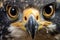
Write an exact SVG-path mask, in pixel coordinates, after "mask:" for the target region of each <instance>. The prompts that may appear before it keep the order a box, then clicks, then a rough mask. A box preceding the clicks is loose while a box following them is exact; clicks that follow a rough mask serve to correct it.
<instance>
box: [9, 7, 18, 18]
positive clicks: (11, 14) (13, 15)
mask: <svg viewBox="0 0 60 40" xmlns="http://www.w3.org/2000/svg"><path fill="white" fill-rule="evenodd" d="M11 10H15V11H16V13H15V14H13V13H11ZM8 15H9V16H10V17H11V18H16V17H17V15H18V13H17V10H16V9H12V7H10V8H9V10H8Z"/></svg>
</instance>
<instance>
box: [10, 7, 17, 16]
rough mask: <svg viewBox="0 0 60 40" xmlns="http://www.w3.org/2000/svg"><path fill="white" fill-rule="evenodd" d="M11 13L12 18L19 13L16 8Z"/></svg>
mask: <svg viewBox="0 0 60 40" xmlns="http://www.w3.org/2000/svg"><path fill="white" fill-rule="evenodd" d="M10 13H11V15H12V16H15V15H16V13H17V10H16V8H11V10H10Z"/></svg>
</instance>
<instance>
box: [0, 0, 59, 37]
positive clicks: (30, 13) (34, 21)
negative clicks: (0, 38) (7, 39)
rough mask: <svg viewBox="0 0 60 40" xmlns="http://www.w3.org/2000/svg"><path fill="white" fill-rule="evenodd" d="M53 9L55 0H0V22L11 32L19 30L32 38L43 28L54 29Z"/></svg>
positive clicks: (54, 16) (54, 14)
mask: <svg viewBox="0 0 60 40" xmlns="http://www.w3.org/2000/svg"><path fill="white" fill-rule="evenodd" d="M55 11H56V0H4V1H0V14H1V15H0V19H1V21H0V22H1V25H3V26H4V27H3V28H4V29H6V30H8V31H9V32H10V33H11V34H15V33H17V31H18V30H21V31H24V32H28V33H29V34H30V35H31V37H32V38H34V36H35V34H36V32H37V31H39V30H41V29H43V28H46V29H47V28H48V29H49V30H50V31H53V30H54V29H56V23H55V22H54V20H55V18H56V17H57V16H56V13H55ZM56 19H58V18H56ZM55 21H56V20H55ZM16 30H17V31H16ZM4 32H7V31H5V30H4V31H3V33H4ZM24 32H23V33H24ZM18 33H19V34H20V33H21V32H18ZM20 35H21V34H20ZM12 36H13V35H12Z"/></svg>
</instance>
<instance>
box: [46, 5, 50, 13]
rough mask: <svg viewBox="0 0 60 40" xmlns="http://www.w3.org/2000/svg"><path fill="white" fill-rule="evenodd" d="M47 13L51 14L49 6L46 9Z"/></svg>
mask: <svg viewBox="0 0 60 40" xmlns="http://www.w3.org/2000/svg"><path fill="white" fill-rule="evenodd" d="M45 12H46V13H47V14H50V13H51V8H50V7H49V6H48V7H46V8H45Z"/></svg>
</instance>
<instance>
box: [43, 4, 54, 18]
mask: <svg viewBox="0 0 60 40" xmlns="http://www.w3.org/2000/svg"><path fill="white" fill-rule="evenodd" d="M53 13H54V8H53V6H52V5H50V6H46V7H45V8H44V12H43V16H44V17H46V18H50V17H51V16H52V15H53Z"/></svg>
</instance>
